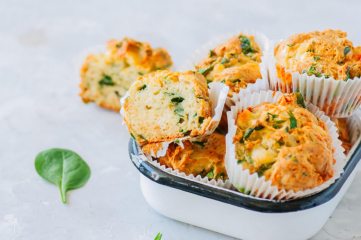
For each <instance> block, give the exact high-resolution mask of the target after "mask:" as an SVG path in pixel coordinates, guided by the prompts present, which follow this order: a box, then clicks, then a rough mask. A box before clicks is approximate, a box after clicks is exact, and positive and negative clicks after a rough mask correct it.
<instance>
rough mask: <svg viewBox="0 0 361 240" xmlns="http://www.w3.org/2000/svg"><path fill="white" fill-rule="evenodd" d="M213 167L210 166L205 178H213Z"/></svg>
mask: <svg viewBox="0 0 361 240" xmlns="http://www.w3.org/2000/svg"><path fill="white" fill-rule="evenodd" d="M213 171H214V167H212V168H211V170H210V171H209V172H208V173H207V175H206V177H207V178H214V173H213Z"/></svg>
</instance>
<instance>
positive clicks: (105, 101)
mask: <svg viewBox="0 0 361 240" xmlns="http://www.w3.org/2000/svg"><path fill="white" fill-rule="evenodd" d="M107 50H108V52H107V53H101V54H98V55H89V56H88V57H87V58H86V60H85V63H84V64H83V66H82V69H81V79H82V80H81V84H80V88H81V93H80V94H79V95H80V96H81V97H82V99H83V101H84V102H85V103H87V102H96V103H97V104H98V105H99V106H101V107H104V108H108V109H112V110H115V111H119V110H120V107H121V106H120V102H119V100H120V98H121V97H122V96H124V95H125V93H126V91H127V90H128V89H129V87H130V85H131V84H132V83H133V82H134V81H135V80H136V79H137V78H138V77H140V76H142V75H144V74H148V73H151V72H155V71H156V70H160V69H169V68H170V66H171V65H172V60H171V57H170V56H169V55H168V52H167V51H166V50H165V49H163V48H156V49H152V48H151V47H150V46H149V44H148V43H146V42H137V41H135V40H133V39H131V38H124V39H122V40H114V39H113V40H110V41H109V42H108V43H107Z"/></svg>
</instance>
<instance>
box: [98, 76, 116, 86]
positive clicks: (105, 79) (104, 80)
mask: <svg viewBox="0 0 361 240" xmlns="http://www.w3.org/2000/svg"><path fill="white" fill-rule="evenodd" d="M99 84H100V85H108V86H114V82H113V80H112V78H111V77H110V76H108V75H105V76H104V77H103V78H102V79H100V81H99Z"/></svg>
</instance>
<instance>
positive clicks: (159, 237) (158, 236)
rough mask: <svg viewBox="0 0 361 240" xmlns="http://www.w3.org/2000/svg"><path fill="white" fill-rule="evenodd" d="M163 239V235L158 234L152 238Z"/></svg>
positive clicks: (155, 239)
mask: <svg viewBox="0 0 361 240" xmlns="http://www.w3.org/2000/svg"><path fill="white" fill-rule="evenodd" d="M162 237H163V234H161V233H158V234H157V236H156V237H155V238H154V240H161V239H162Z"/></svg>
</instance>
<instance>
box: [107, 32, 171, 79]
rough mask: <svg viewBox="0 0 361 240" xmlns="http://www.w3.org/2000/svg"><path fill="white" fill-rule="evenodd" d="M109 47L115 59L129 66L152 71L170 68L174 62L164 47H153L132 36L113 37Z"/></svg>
mask: <svg viewBox="0 0 361 240" xmlns="http://www.w3.org/2000/svg"><path fill="white" fill-rule="evenodd" d="M107 49H108V51H109V52H110V56H112V58H114V60H116V61H119V60H123V61H125V62H126V64H127V65H128V66H129V65H131V66H136V67H137V68H139V69H140V70H144V71H146V72H145V73H148V72H150V71H156V70H163V69H168V68H169V67H170V66H171V65H172V64H173V63H172V60H171V57H170V56H169V54H168V52H167V50H165V49H164V48H155V49H152V48H151V47H150V45H149V44H148V43H147V42H138V41H135V40H134V39H131V38H127V37H126V38H123V39H122V40H115V39H112V40H110V41H108V43H107Z"/></svg>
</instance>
